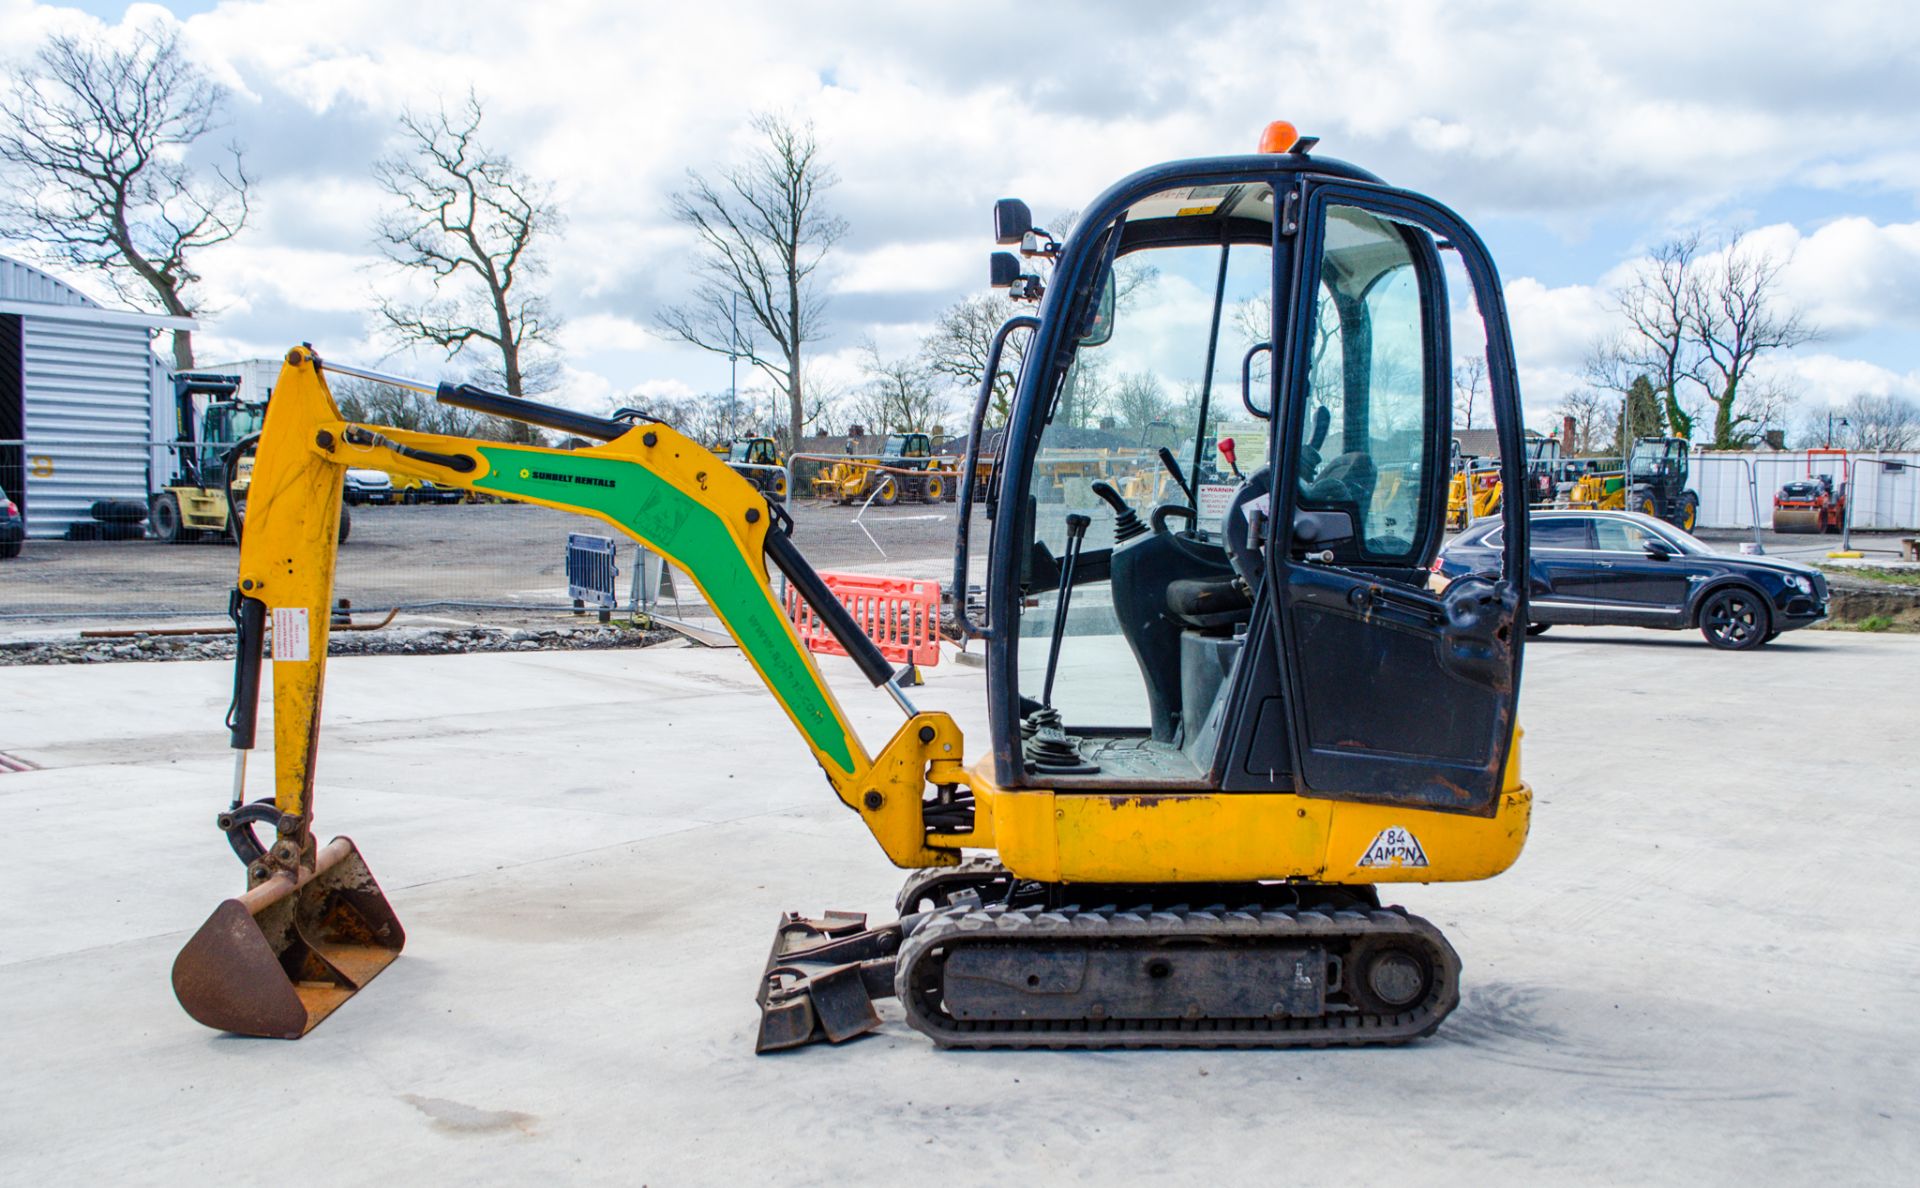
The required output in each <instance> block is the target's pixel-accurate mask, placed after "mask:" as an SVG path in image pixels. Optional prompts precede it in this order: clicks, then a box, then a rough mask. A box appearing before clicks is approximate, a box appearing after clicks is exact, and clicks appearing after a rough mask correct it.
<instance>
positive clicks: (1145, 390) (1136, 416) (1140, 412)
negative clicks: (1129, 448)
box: [1113, 371, 1174, 431]
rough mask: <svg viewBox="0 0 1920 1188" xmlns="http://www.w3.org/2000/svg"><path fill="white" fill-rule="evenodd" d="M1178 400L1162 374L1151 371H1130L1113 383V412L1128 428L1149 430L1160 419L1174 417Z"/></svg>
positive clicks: (1166, 419) (1164, 419)
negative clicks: (1173, 395)
mask: <svg viewBox="0 0 1920 1188" xmlns="http://www.w3.org/2000/svg"><path fill="white" fill-rule="evenodd" d="M1173 411H1174V403H1173V399H1172V397H1170V396H1168V395H1167V389H1166V386H1165V385H1163V384H1162V383H1161V382H1160V377H1159V376H1157V375H1155V374H1153V373H1152V372H1151V371H1130V372H1127V373H1125V374H1124V375H1122V376H1121V377H1120V379H1119V381H1118V382H1116V383H1115V384H1114V386H1113V412H1114V415H1115V416H1116V417H1118V418H1119V420H1120V423H1121V424H1122V425H1124V426H1126V427H1127V428H1128V429H1132V430H1140V431H1145V430H1146V428H1147V427H1148V426H1150V425H1152V424H1153V423H1155V422H1156V421H1168V420H1171V419H1172V418H1173Z"/></svg>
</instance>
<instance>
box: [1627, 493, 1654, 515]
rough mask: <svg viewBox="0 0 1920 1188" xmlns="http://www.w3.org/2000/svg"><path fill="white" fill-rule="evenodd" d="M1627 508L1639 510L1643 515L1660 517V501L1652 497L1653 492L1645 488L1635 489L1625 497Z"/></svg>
mask: <svg viewBox="0 0 1920 1188" xmlns="http://www.w3.org/2000/svg"><path fill="white" fill-rule="evenodd" d="M1627 510H1628V511H1635V512H1639V513H1640V514H1641V515H1643V516H1652V517H1653V518H1654V519H1656V520H1658V519H1660V518H1661V516H1660V501H1659V500H1658V499H1655V498H1654V497H1653V492H1651V491H1648V490H1645V489H1642V490H1639V491H1635V492H1633V493H1632V494H1631V495H1629V496H1628V497H1627Z"/></svg>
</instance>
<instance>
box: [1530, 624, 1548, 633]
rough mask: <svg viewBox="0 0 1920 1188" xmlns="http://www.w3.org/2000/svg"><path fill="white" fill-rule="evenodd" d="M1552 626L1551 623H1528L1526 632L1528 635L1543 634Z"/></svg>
mask: <svg viewBox="0 0 1920 1188" xmlns="http://www.w3.org/2000/svg"><path fill="white" fill-rule="evenodd" d="M1552 627H1553V624H1552V623H1528V624H1527V634H1528V635H1545V634H1546V633H1547V632H1548V631H1549V630H1550V629H1552Z"/></svg>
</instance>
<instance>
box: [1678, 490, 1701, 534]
mask: <svg viewBox="0 0 1920 1188" xmlns="http://www.w3.org/2000/svg"><path fill="white" fill-rule="evenodd" d="M1679 510H1680V518H1679V519H1678V520H1676V521H1674V526H1675V527H1677V528H1679V529H1680V531H1682V532H1692V531H1693V526H1694V525H1695V524H1697V523H1699V522H1700V496H1699V495H1697V494H1695V493H1694V492H1692V491H1682V492H1680V509H1679Z"/></svg>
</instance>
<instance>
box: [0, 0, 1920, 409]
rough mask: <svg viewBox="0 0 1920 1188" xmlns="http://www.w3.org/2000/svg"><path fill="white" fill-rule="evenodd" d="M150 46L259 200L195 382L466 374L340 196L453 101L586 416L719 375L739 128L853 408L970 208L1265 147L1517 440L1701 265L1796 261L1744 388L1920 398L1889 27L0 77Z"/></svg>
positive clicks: (888, 43) (1030, 42) (981, 20)
mask: <svg viewBox="0 0 1920 1188" xmlns="http://www.w3.org/2000/svg"><path fill="white" fill-rule="evenodd" d="M161 21H163V22H174V23H176V24H177V25H178V26H179V27H180V29H181V30H182V32H183V35H184V38H185V41H186V44H187V45H188V47H189V49H190V51H191V52H192V54H193V55H194V57H195V58H196V59H197V60H198V61H199V62H200V64H201V65H202V66H203V67H204V68H205V69H206V70H207V72H208V73H209V74H210V75H212V76H213V77H214V78H215V79H217V80H219V81H220V82H221V83H222V84H224V85H225V86H226V87H227V88H228V89H229V91H230V95H229V98H228V112H229V120H230V127H229V128H228V130H227V135H229V136H231V137H232V138H234V139H236V140H237V141H238V142H239V143H240V144H241V145H242V146H243V147H244V148H245V150H246V156H247V161H248V168H249V172H250V173H252V174H253V175H255V176H256V177H257V178H258V184H257V188H256V191H255V214H254V217H253V220H252V222H251V223H250V225H249V227H248V229H247V231H246V232H245V233H244V234H243V235H242V236H241V237H240V238H239V239H237V240H235V241H234V242H232V243H231V244H227V245H222V246H220V247H218V248H215V249H212V250H209V251H207V252H205V253H203V254H202V255H201V257H200V258H199V260H198V261H197V264H196V267H197V268H198V270H199V271H200V272H201V274H202V277H203V284H204V289H203V292H204V296H205V298H206V303H207V312H206V313H205V315H204V322H205V326H204V329H203V330H201V331H200V332H199V333H198V334H197V335H196V349H197V352H198V354H199V357H200V358H201V359H202V360H203V361H206V362H214V361H226V360H231V359H241V358H254V357H273V356H277V355H279V354H281V353H282V352H284V350H285V349H286V348H287V347H288V346H289V345H292V344H293V343H296V342H301V341H310V342H313V343H314V344H315V345H316V347H318V348H319V349H320V351H321V353H322V354H323V356H330V357H333V358H337V359H341V360H346V361H356V362H361V363H363V364H368V365H377V366H382V367H384V368H386V369H388V370H401V371H407V372H409V373H412V374H417V375H420V376H422V377H431V376H439V375H445V374H449V373H452V372H457V371H459V370H460V367H461V365H460V364H457V363H454V364H449V363H448V362H446V361H445V359H444V358H443V357H441V356H439V355H438V354H437V353H427V354H421V353H418V352H408V351H405V350H397V349H396V346H395V344H394V343H393V342H391V341H390V340H387V339H385V338H383V337H382V334H381V330H380V325H379V319H378V317H377V316H376V314H375V312H374V311H375V294H376V293H377V292H381V291H385V290H386V289H388V288H390V287H391V286H393V285H394V284H396V283H397V282H396V281H395V278H394V277H393V275H392V273H391V272H390V270H388V269H387V268H385V267H384V266H383V265H382V264H381V262H380V257H379V256H378V253H377V252H376V251H375V249H374V246H373V241H372V235H371V231H370V228H371V225H372V223H373V221H374V220H375V218H376V217H377V215H378V213H379V212H380V210H381V209H382V204H383V201H384V196H383V195H382V194H381V192H380V191H379V189H378V188H377V186H376V185H375V184H374V181H373V177H372V166H373V163H374V162H375V161H376V160H377V159H378V158H379V157H380V156H381V155H382V154H383V153H386V152H388V151H390V150H391V148H392V147H393V144H394V141H393V135H394V132H395V128H396V120H397V118H398V116H399V114H400V113H401V111H402V110H404V109H406V108H408V107H412V108H415V109H420V108H431V107H432V106H433V105H434V104H436V103H438V102H439V101H440V100H441V99H442V98H443V97H446V98H452V99H456V100H457V99H459V98H460V97H462V96H464V95H465V93H466V92H467V91H468V89H469V88H471V89H472V90H473V91H474V92H475V93H476V94H477V95H478V96H479V97H480V99H481V100H482V101H483V102H484V103H485V105H486V109H487V116H486V125H485V132H486V139H487V140H488V141H489V142H490V143H491V144H492V145H494V146H495V147H497V148H498V149H500V150H502V151H504V152H506V153H508V154H510V155H511V156H512V157H513V158H514V159H515V160H516V161H517V162H518V163H519V164H520V165H521V166H522V167H523V168H524V169H526V170H527V171H528V172H529V173H531V174H533V175H534V176H536V177H539V178H542V179H546V180H547V181H549V182H550V183H551V184H552V186H553V189H554V193H555V195H556V197H557V199H558V202H559V204H560V206H561V208H562V209H563V211H564V212H565V215H566V223H565V227H564V229H563V230H562V231H561V232H560V233H559V235H558V236H557V237H556V238H554V239H553V240H552V241H551V242H550V243H549V245H548V250H547V253H546V256H547V263H548V268H549V271H548V275H547V278H546V279H547V281H548V283H549V284H550V286H551V293H552V298H553V301H554V304H555V305H556V306H557V307H558V310H559V312H560V313H561V314H562V315H563V316H564V317H565V319H566V327H565V330H564V332H563V336H562V347H563V351H562V355H561V359H560V362H561V364H562V367H563V371H562V373H561V383H560V386H559V389H558V390H557V391H556V393H555V398H557V399H559V400H561V401H563V402H565V403H569V404H573V405H576V406H578V407H583V408H592V409H595V410H600V409H605V408H607V407H609V406H610V405H612V404H614V403H619V402H630V401H634V400H639V401H644V400H645V399H646V398H647V397H649V396H684V395H693V394H701V393H710V392H721V391H724V390H725V389H726V386H727V383H728V365H727V361H726V359H725V358H724V357H718V356H714V355H710V354H706V353H704V352H701V351H698V350H696V349H693V348H691V347H687V346H684V345H679V344H676V343H675V342H673V341H672V340H670V339H669V338H668V337H667V336H665V335H664V334H663V333H662V332H660V331H659V330H658V329H657V328H656V323H655V317H656V314H657V312H658V311H659V310H660V309H661V308H662V307H663V306H664V305H667V304H670V303H672V302H673V301H674V300H676V299H678V297H679V296H680V295H681V294H682V293H683V292H684V291H685V289H686V288H687V286H688V284H689V281H690V274H689V262H690V248H691V244H690V241H689V237H688V233H687V232H686V231H685V230H684V229H683V228H681V227H680V226H679V225H677V224H675V223H674V222H673V220H672V218H671V216H670V214H669V207H668V199H669V196H670V195H671V194H672V193H673V192H674V190H676V189H677V188H680V187H682V186H683V185H684V184H685V181H686V171H687V170H688V169H696V170H701V171H706V172H711V171H713V170H715V169H717V168H719V167H721V166H723V165H725V164H726V163H727V162H728V161H729V160H730V159H733V158H736V157H737V156H738V155H739V154H741V153H742V152H743V151H744V150H745V149H746V148H747V147H749V143H750V141H749V137H750V133H749V132H748V129H747V127H746V123H747V119H748V117H749V116H750V115H751V113H753V112H755V111H758V110H776V111H780V112H784V113H788V114H790V115H793V116H797V117H800V118H803V119H808V120H811V121H812V122H813V123H814V125H815V127H816V129H817V134H818V136H819V138H820V141H821V143H822V146H823V149H824V155H825V156H826V158H827V159H828V160H829V161H830V162H831V163H832V165H833V166H834V168H835V169H836V171H837V172H838V174H839V175H840V179H841V180H840V183H839V185H838V186H837V187H836V188H835V189H834V190H833V191H832V192H831V195H830V201H831V206H832V208H833V210H834V211H835V212H836V213H838V214H839V215H841V216H842V217H844V218H845V219H846V220H847V222H848V226H849V228H850V230H849V233H848V235H847V237H846V238H845V240H844V241H843V242H842V243H841V244H840V246H839V248H838V249H837V250H836V252H835V253H834V255H833V256H832V257H831V258H830V263H829V267H828V272H829V278H828V292H829V296H830V305H829V307H828V319H829V330H830V337H829V338H828V339H826V340H825V341H824V342H823V343H822V344H821V347H820V350H821V368H822V375H823V376H824V377H826V378H827V379H829V380H830V381H833V382H838V383H843V384H844V383H851V382H854V381H856V380H857V379H858V376H859V359H860V356H861V350H862V346H863V344H864V343H866V342H867V341H869V340H871V341H873V342H874V343H876V344H877V345H878V346H879V347H880V348H881V350H882V351H884V352H888V353H899V352H905V351H908V350H911V349H912V348H913V347H914V346H915V345H916V344H917V342H918V341H919V339H920V338H921V337H922V336H923V335H924V334H925V333H926V331H927V330H928V329H929V328H930V325H931V322H932V320H933V319H934V318H935V317H936V316H937V314H938V313H939V311H940V310H941V309H942V308H943V307H945V306H947V305H949V304H950V303H952V302H953V301H955V300H957V299H959V298H961V297H963V296H966V295H968V294H971V293H975V292H981V291H984V289H985V278H986V256H987V254H988V252H989V251H991V250H992V243H991V233H990V232H991V222H990V218H991V207H992V203H993V200H994V199H996V198H999V197H1004V196H1018V197H1021V198H1024V199H1026V200H1027V201H1028V202H1029V203H1030V204H1031V205H1032V207H1033V209H1034V210H1035V211H1036V213H1037V214H1039V215H1040V216H1041V217H1042V218H1043V219H1044V218H1045V217H1046V216H1047V215H1048V214H1049V212H1065V211H1071V210H1077V209H1079V208H1080V207H1082V206H1084V205H1086V204H1087V203H1088V202H1089V201H1090V200H1091V199H1092V198H1093V197H1094V196H1095V195H1097V194H1098V193H1099V192H1100V191H1101V190H1103V189H1105V188H1106V186H1107V185H1109V184H1110V183H1112V182H1113V181H1115V180H1117V179H1118V178H1120V177H1122V176H1124V175H1126V174H1128V173H1130V172H1132V171H1134V170H1135V169H1138V168H1141V167H1144V166H1147V165H1151V164H1155V163H1157V162H1160V161H1164V160H1169V159H1174V158H1180V157H1193V156H1206V155H1212V154H1219V153H1237V152H1245V151H1251V150H1252V148H1253V147H1254V145H1255V142H1256V141H1257V138H1258V136H1259V133H1260V130H1261V128H1262V127H1263V126H1264V125H1265V124H1266V123H1267V122H1268V121H1269V120H1272V119H1280V118H1284V119H1287V120H1290V121H1292V122H1293V123H1295V124H1296V125H1298V126H1299V127H1300V128H1301V130H1302V131H1303V132H1305V133H1308V134H1312V135H1316V136H1319V137H1320V138H1321V146H1320V148H1319V149H1317V150H1316V152H1317V153H1319V154H1322V155H1327V156H1333V157H1338V158H1341V159H1344V160H1347V161H1351V162H1353V163H1355V164H1358V165H1361V166H1363V167H1365V168H1367V169H1370V170H1371V171H1373V172H1374V173H1376V174H1379V175H1380V176H1382V177H1383V178H1385V179H1386V180H1388V181H1389V182H1392V183H1394V184H1396V185H1402V186H1406V187H1408V188H1411V189H1414V190H1419V191H1422V192H1424V193H1427V194H1429V195H1431V196H1433V197H1435V198H1437V199H1438V200H1440V201H1441V202H1443V203H1445V204H1447V205H1448V206H1450V207H1452V208H1453V209H1454V210H1456V211H1458V212H1459V213H1460V214H1462V215H1463V216H1465V217H1466V219H1467V220H1468V221H1469V222H1471V223H1472V224H1474V225H1475V226H1476V227H1477V229H1478V230H1479V231H1480V232H1481V234H1482V236H1483V238H1484V239H1485V240H1486V241H1487V243H1488V246H1489V247H1490V248H1491V250H1492V252H1493V255H1494V258H1495V260H1496V261H1497V262H1498V265H1499V268H1500V271H1501V275H1502V278H1503V281H1504V285H1505V289H1506V296H1507V302H1508V306H1509V310H1510V314H1511V317H1512V322H1513V328H1514V339H1515V347H1516V352H1517V355H1518V357H1519V361H1520V365H1521V379H1522V390H1523V393H1524V396H1525V398H1526V401H1527V407H1528V417H1529V421H1530V423H1532V424H1534V425H1536V426H1538V427H1547V426H1550V425H1551V424H1552V423H1553V422H1554V420H1555V418H1554V416H1553V411H1552V410H1553V408H1554V406H1555V405H1556V404H1557V403H1558V401H1559V399H1560V397H1561V396H1562V395H1563V394H1564V393H1565V392H1566V391H1568V390H1569V389H1570V388H1571V387H1573V386H1576V385H1577V384H1578V383H1579V382H1580V376H1579V372H1580V363H1581V360H1582V359H1583V357H1584V356H1585V355H1586V354H1587V352H1588V351H1589V349H1590V348H1591V347H1592V345H1593V343H1594V342H1595V341H1596V340H1597V339H1598V338H1600V337H1602V336H1604V335H1605V334H1606V333H1608V331H1609V330H1610V329H1611V328H1612V327H1613V326H1614V325H1615V324H1616V323H1615V318H1614V315H1613V314H1612V313H1611V312H1610V311H1609V308H1608V294H1609V291H1610V290H1611V289H1612V288H1613V287H1614V286H1617V285H1618V284H1619V283H1620V280H1621V278H1622V277H1623V276H1624V275H1626V274H1627V272H1628V271H1630V269H1631V268H1632V266H1633V264H1634V262H1635V261H1636V260H1638V259H1640V258H1642V257H1643V256H1644V253H1645V252H1646V251H1648V250H1649V249H1650V248H1651V247H1652V246H1653V245H1655V244H1658V243H1659V242H1661V241H1662V240H1664V239H1666V238H1669V237H1671V236H1673V235H1675V234H1679V233H1685V232H1688V231H1692V230H1698V229H1708V230H1730V231H1731V230H1737V231H1746V232H1750V233H1751V234H1752V235H1753V236H1755V237H1756V241H1757V242H1760V243H1763V244H1765V245H1767V246H1768V247H1770V248H1772V249H1774V250H1776V251H1778V252H1780V253H1781V254H1782V255H1783V256H1788V255H1790V259H1789V262H1788V264H1787V266H1786V268H1785V271H1784V273H1783V286H1784V291H1785V293H1786V294H1787V295H1788V296H1789V297H1790V298H1791V299H1792V300H1793V301H1794V302H1795V303H1796V304H1797V305H1798V306H1799V307H1801V308H1802V309H1803V310H1804V311H1805V313H1806V315H1807V316H1808V317H1809V318H1810V320H1811V321H1812V322H1813V323H1814V324H1815V325H1817V326H1818V327H1819V328H1820V329H1821V331H1822V333H1821V337H1820V338H1819V340H1818V341H1816V342H1814V343H1812V344H1809V345H1808V346H1805V347H1802V348H1800V349H1799V350H1797V351H1795V352H1793V353H1792V354H1791V355H1790V356H1787V357H1783V358H1781V359H1779V360H1778V361H1777V362H1776V363H1775V365H1774V366H1775V368H1776V370H1777V374H1778V376H1779V378H1780V379H1781V381H1782V382H1783V384H1784V385H1785V386H1786V387H1788V388H1789V389H1790V390H1791V391H1793V392H1794V393H1795V394H1796V395H1797V398H1798V401H1799V405H1800V408H1801V415H1803V416H1804V415H1806V414H1807V412H1808V410H1819V409H1824V408H1825V407H1826V406H1827V405H1828V404H1830V403H1840V402H1844V401H1845V400H1847V399H1849V398H1851V397H1853V396H1854V395H1856V394H1859V393H1862V392H1871V393H1876V394H1883V393H1897V394H1902V395H1907V396H1911V397H1915V398H1920V138H1917V137H1916V136H1915V135H1914V132H1913V127H1912V114H1911V113H1913V112H1914V111H1916V110H1920V68H1916V65H1915V64H1916V63H1920V10H1916V9H1914V8H1913V7H1912V6H1911V5H1910V4H1905V3H1880V2H1876V0H1858V2H1846V0H1840V2H1836V3H1833V4H1828V5H1816V6H1809V5H1806V4H1804V3H1794V4H1787V3H1776V2H1774V0H1741V2H1738V3H1720V2H1717V0H1716V2H1694V0H1662V2H1658V3H1653V2H1642V0H1613V2H1610V3H1606V4H1587V3H1572V4H1551V5H1546V4H1538V3H1526V2H1519V3H1507V2H1502V0H1455V2H1451V3H1413V2H1408V3H1377V2H1369V0H1296V2H1293V3H1287V4H1265V5H1259V4H1252V5H1250V4H1246V3H1207V2H1193V3H1183V4H1179V5H1169V4H1165V3H1145V2H1139V0H1108V2H1105V3H1101V2H1099V0H1085V2H1079V3H1075V2H1061V3H1053V4H1045V5H1034V4H1030V3H1020V2H1018V0H1010V2H1009V0H969V2H967V3H964V4H959V3H951V4H933V3H923V2H919V0H895V2H893V3H890V4H884V5H880V4H872V3H858V4H856V3H845V2H835V0H822V2H817V3H809V4H792V3H737V2H732V0H704V2H703V3H701V4H698V5H652V4H634V5H610V4H604V3H598V4H596V3H589V2H585V0H548V2H546V3H542V4H537V5H533V4H504V3H498V2H497V0H462V2H461V3H457V4H456V3H448V2H445V0H413V2H411V3H407V4H394V3H392V2H391V0H381V2H377V3H376V2H373V0H329V3H327V4H326V5H325V6H318V5H314V4H311V3H306V4H302V3H292V2H288V0H224V2H221V3H204V2H199V0H194V2H186V3H173V4H169V5H164V6H162V5H154V4H134V5H126V4H121V3H110V2H102V0H87V2H85V3H81V4H77V5H58V4H40V3H33V2H31V0H0V58H4V59H6V60H7V61H8V62H9V63H14V62H18V61H20V60H22V59H24V58H25V57H26V56H27V55H30V54H31V53H32V51H33V49H34V47H35V46H36V45H37V44H38V43H39V41H40V40H41V39H43V38H44V37H45V36H46V35H47V34H48V33H49V32H51V31H56V30H63V29H92V30H94V31H116V30H117V31H122V32H124V30H126V29H128V28H130V27H133V26H136V25H144V24H147V23H151V22H161ZM9 73H11V70H9ZM5 250H13V249H11V248H8V247H0V251H5ZM72 279H75V280H76V282H77V283H78V284H80V286H81V287H82V288H84V289H86V290H87V291H89V292H92V293H95V294H96V295H100V296H103V297H104V296H106V295H107V294H106V288H105V286H104V285H103V284H101V283H100V282H99V281H98V280H94V279H89V278H86V277H75V278H72ZM744 384H745V380H744V377H743V386H744Z"/></svg>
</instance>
